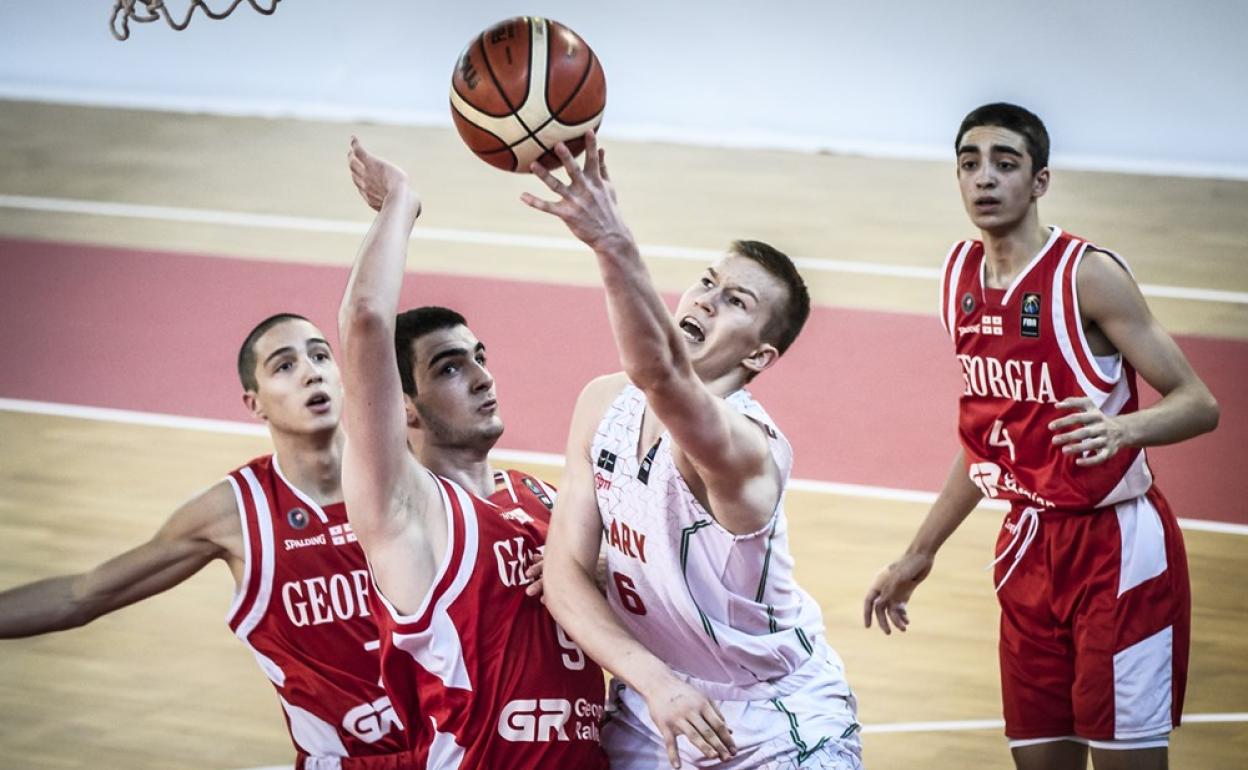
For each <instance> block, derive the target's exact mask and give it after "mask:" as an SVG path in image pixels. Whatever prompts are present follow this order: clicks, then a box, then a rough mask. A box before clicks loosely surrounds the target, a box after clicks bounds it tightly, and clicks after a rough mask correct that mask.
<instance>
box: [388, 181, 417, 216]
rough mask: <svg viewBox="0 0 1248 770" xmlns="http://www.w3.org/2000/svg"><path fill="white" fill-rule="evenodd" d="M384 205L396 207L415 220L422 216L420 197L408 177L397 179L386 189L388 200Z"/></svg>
mask: <svg viewBox="0 0 1248 770" xmlns="http://www.w3.org/2000/svg"><path fill="white" fill-rule="evenodd" d="M382 206H383V207H385V208H396V209H398V210H400V211H402V212H404V213H405V214H406V215H407V216H409V217H411V219H412V220H413V221H414V220H415V219H416V218H417V217H419V216H420V211H421V206H420V197H419V196H418V195H416V191H415V190H413V189H412V186H411V184H409V183H408V181H407V179H406V178H404V179H401V180H398V181H396V182H395V183H394V184H393V186H392V187H391V188H390V189H389V190H387V191H386V200H385V201H384V202H383V203H382Z"/></svg>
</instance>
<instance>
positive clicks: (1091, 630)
mask: <svg viewBox="0 0 1248 770" xmlns="http://www.w3.org/2000/svg"><path fill="white" fill-rule="evenodd" d="M955 147H956V149H957V158H958V182H959V187H960V188H961V192H962V202H963V205H964V206H965V207H966V210H967V213H968V214H969V215H970V218H971V221H972V222H973V223H974V224H975V225H976V227H978V228H979V230H980V233H981V240H978V241H964V242H962V243H959V244H956V245H955V246H954V247H953V249H952V250H951V251H950V252H949V256H948V257H947V258H946V261H945V270H944V279H943V281H942V284H941V320H942V322H943V323H944V325H945V329H946V331H948V332H949V334H950V336H951V337H952V339H953V343H954V348H955V352H956V354H957V359H958V361H959V363H960V365H961V369H962V375H963V384H964V388H963V393H962V396H961V399H960V409H959V420H958V429H959V437H960V439H961V442H962V450H961V451H960V452H959V455H958V457H957V460H956V461H955V463H954V467H953V469H952V470H951V471H950V474H949V478H948V480H947V481H946V482H945V487H944V489H943V490H942V492H941V493H940V495H939V497H938V498H937V500H936V503H935V504H934V505H933V506H932V509H931V511H930V512H929V513H928V515H927V518H926V519H925V520H924V522H923V524H922V525H921V526H920V527H919V531H918V533H917V535H916V536H915V538H914V540H913V542H912V543H911V544H910V547H909V548H908V549H907V550H906V552H905V553H904V554H903V555H902V556H901V558H900V559H898V560H897V561H896V562H894V563H893V564H891V565H889V566H888V567H887V568H885V569H884V570H882V571H881V572H880V574H879V575H878V576H877V577H876V579H875V582H874V583H873V584H872V586H871V588H870V590H869V591H868V593H867V596H866V600H865V604H864V608H863V620H864V622H865V623H866V625H867V626H870V624H871V619H872V616H874V617H875V618H876V619H877V620H878V621H879V624H880V627H881V629H882V630H883V631H884V632H885V633H888V632H889V630H890V623H891V624H892V625H895V626H897V628H898V629H899V630H902V631H904V630H905V629H906V627H907V626H908V625H909V617H908V614H907V611H906V602H907V601H908V600H909V598H910V595H911V593H913V591H914V589H915V587H916V586H917V585H918V584H919V583H920V582H922V581H923V579H924V578H926V577H927V575H928V574H929V572H930V571H931V569H932V564H933V559H934V557H935V554H936V551H937V550H938V549H939V548H940V546H941V544H942V543H944V541H945V540H946V539H947V538H948V537H949V535H950V534H952V533H953V531H954V530H955V529H956V528H957V527H958V525H959V524H960V523H961V522H962V521H963V520H964V519H965V518H966V516H967V515H968V514H969V513H970V511H971V509H972V508H974V507H975V504H976V503H977V502H978V501H979V500H980V499H981V498H983V497H985V496H987V497H991V498H997V499H1003V500H1008V501H1009V502H1010V504H1011V510H1010V512H1009V514H1007V516H1006V518H1005V522H1004V527H1003V529H1002V531H1001V533H1000V535H999V537H998V542H997V554H998V555H997V561H996V574H995V584H996V586H997V596H998V599H999V603H1000V605H1001V639H1000V657H1001V681H1002V700H1003V704H1004V711H1005V732H1006V735H1007V737H1008V738H1009V739H1010V746H1011V750H1012V753H1013V756H1014V762H1015V764H1016V765H1017V766H1018V767H1019V768H1046V769H1049V770H1063V769H1065V768H1084V767H1086V765H1087V757H1088V751H1089V747H1091V755H1092V760H1093V764H1094V765H1095V766H1096V767H1097V768H1098V770H1104V769H1105V768H1162V767H1165V766H1166V765H1167V754H1168V744H1169V734H1170V732H1171V730H1172V729H1173V728H1174V727H1176V726H1178V724H1179V719H1180V715H1181V713H1182V705H1183V695H1184V688H1185V685H1186V676H1187V653H1188V639H1189V630H1190V615H1191V601H1190V593H1189V587H1188V578H1187V559H1186V555H1185V553H1184V548H1183V539H1182V535H1181V533H1180V532H1179V528H1178V524H1177V522H1176V520H1175V517H1174V515H1173V513H1171V511H1170V508H1169V506H1168V505H1167V504H1166V501H1165V499H1164V498H1163V497H1162V496H1161V493H1160V492H1159V491H1158V490H1157V488H1156V486H1154V485H1153V482H1152V474H1151V472H1150V470H1149V467H1148V463H1147V460H1146V459H1145V455H1144V447H1148V446H1157V445H1160V444H1170V443H1174V442H1177V441H1182V440H1184V439H1187V438H1191V437H1193V436H1196V435H1199V434H1201V433H1205V432H1207V431H1210V430H1212V429H1213V428H1214V427H1215V426H1216V425H1217V422H1218V406H1217V403H1216V402H1215V401H1214V399H1213V396H1212V395H1211V394H1210V393H1209V390H1208V389H1207V388H1206V387H1205V385H1204V383H1203V382H1201V380H1200V378H1199V377H1198V376H1197V375H1196V374H1195V372H1193V371H1192V368H1191V366H1190V365H1189V364H1188V362H1187V360H1186V359H1185V358H1184V356H1183V354H1182V352H1180V350H1179V348H1178V346H1177V345H1175V343H1174V341H1173V340H1172V339H1171V338H1170V336H1169V335H1168V334H1167V333H1166V332H1165V331H1164V330H1163V329H1162V328H1161V326H1160V325H1159V324H1158V323H1157V321H1156V320H1155V319H1154V318H1153V316H1152V314H1151V313H1150V312H1149V309H1148V305H1147V304H1146V303H1145V301H1144V297H1143V296H1142V295H1141V293H1140V290H1139V287H1138V286H1137V285H1136V283H1135V281H1134V279H1133V278H1132V276H1131V273H1130V271H1129V269H1128V268H1127V266H1126V263H1125V262H1124V261H1123V259H1122V258H1121V257H1119V256H1118V255H1116V254H1114V253H1112V252H1109V251H1106V250H1104V249H1101V248H1098V247H1096V246H1093V245H1091V244H1090V243H1089V242H1088V241H1086V240H1084V239H1082V238H1079V237H1076V236H1073V235H1070V234H1069V233H1064V232H1062V230H1061V229H1059V228H1057V227H1044V226H1042V225H1041V224H1040V219H1039V214H1038V210H1037V200H1038V199H1039V198H1040V197H1041V196H1043V195H1044V194H1045V192H1046V191H1047V190H1048V186H1049V170H1048V168H1047V166H1048V152H1049V140H1048V134H1047V132H1046V131H1045V128H1044V124H1043V123H1042V122H1041V121H1040V119H1039V118H1037V117H1036V116H1035V115H1033V114H1032V113H1030V112H1028V111H1027V110H1024V109H1023V108H1021V107H1017V106H1014V105H1010V104H989V105H985V106H983V107H980V108H978V109H976V110H974V111H973V112H971V113H970V114H969V115H967V117H966V119H965V120H964V121H963V123H962V126H961V128H960V129H959V131H958V135H957V139H956V142H955ZM1137 371H1138V372H1139V373H1140V375H1142V376H1143V377H1144V379H1145V380H1146V381H1147V382H1148V383H1149V384H1150V385H1151V386H1153V387H1154V388H1155V389H1156V390H1157V391H1158V392H1159V393H1161V395H1162V399H1161V401H1159V402H1158V403H1157V404H1155V405H1153V406H1151V407H1149V408H1147V409H1140V408H1139V404H1138V392H1137V388H1136V377H1135V374H1136V372H1137Z"/></svg>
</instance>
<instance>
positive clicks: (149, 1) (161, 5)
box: [108, 0, 282, 40]
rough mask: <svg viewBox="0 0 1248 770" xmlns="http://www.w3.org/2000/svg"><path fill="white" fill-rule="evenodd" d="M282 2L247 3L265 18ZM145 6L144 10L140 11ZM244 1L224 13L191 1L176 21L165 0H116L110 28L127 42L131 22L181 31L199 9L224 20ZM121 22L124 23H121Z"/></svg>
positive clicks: (249, 0) (234, 2)
mask: <svg viewBox="0 0 1248 770" xmlns="http://www.w3.org/2000/svg"><path fill="white" fill-rule="evenodd" d="M281 1H282V0H270V2H269V5H268V7H267V8H266V7H265V6H263V5H261V4H260V3H259V2H258V0H247V3H248V4H249V5H251V7H252V8H255V9H256V10H257V11H259V12H260V13H262V14H264V15H265V16H272V15H273V12H274V11H276V10H277V4H278V3H280V2H281ZM140 3H142V5H143V8H142V9H140V8H139V4H140ZM242 3H243V0H230V5H229V7H228V8H226V9H225V10H224V11H214V10H212V8H210V7H209V6H208V3H206V2H204V0H190V5H189V6H188V7H187V9H186V15H185V16H183V17H182V20H181V21H178V20H177V19H175V18H173V16H172V15H171V14H170V13H169V9H168V8H166V7H165V0H116V3H115V4H114V5H113V15H112V17H111V18H110V19H109V20H108V25H109V27H110V28H111V29H112V31H113V37H115V38H117V39H118V40H125V39H126V38H128V37H130V22H131V21H137V22H140V23H143V24H146V23H147V22H150V21H157V20H158V19H164V20H165V21H166V22H168V24H169V26H170V27H173V28H174V29H176V30H178V31H179V32H181V31H182V30H184V29H186V27H187V25H189V24H190V23H191V16H193V15H194V14H195V9H196V8H202V9H204V14H205V15H206V16H207V17H208V18H210V19H224V18H225V17H226V16H229V15H230V14H231V13H233V12H234V9H235V8H237V7H238V6H240V5H242ZM119 20H120V24H118V21H119Z"/></svg>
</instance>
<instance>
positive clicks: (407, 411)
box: [403, 393, 421, 430]
mask: <svg viewBox="0 0 1248 770" xmlns="http://www.w3.org/2000/svg"><path fill="white" fill-rule="evenodd" d="M403 421H404V422H405V423H406V424H407V427H409V428H416V429H417V430H419V429H420V427H421V426H420V412H418V411H416V402H415V401H413V400H412V397H411V396H410V395H408V394H406V393H404V394H403Z"/></svg>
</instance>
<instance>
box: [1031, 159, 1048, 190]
mask: <svg viewBox="0 0 1248 770" xmlns="http://www.w3.org/2000/svg"><path fill="white" fill-rule="evenodd" d="M1048 191H1049V167H1048V166H1045V167H1044V168H1042V169H1040V173H1038V174H1036V175H1035V177H1033V178H1032V180H1031V197H1033V198H1039V197H1042V196H1043V195H1044V194H1045V193H1046V192H1048Z"/></svg>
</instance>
